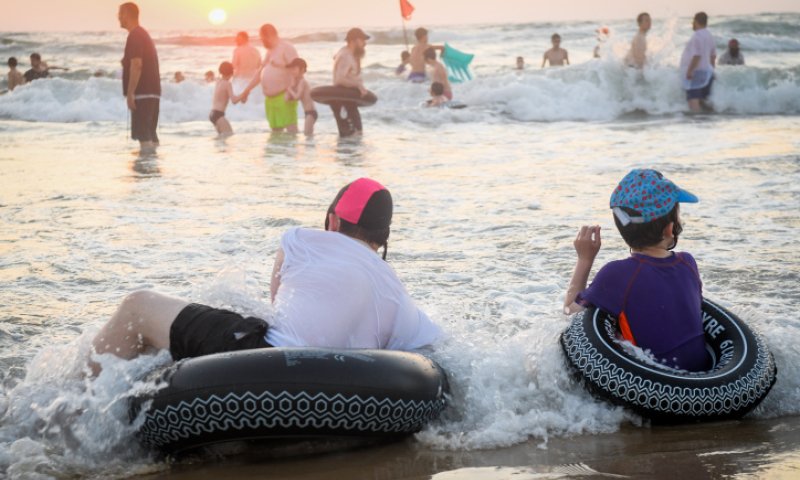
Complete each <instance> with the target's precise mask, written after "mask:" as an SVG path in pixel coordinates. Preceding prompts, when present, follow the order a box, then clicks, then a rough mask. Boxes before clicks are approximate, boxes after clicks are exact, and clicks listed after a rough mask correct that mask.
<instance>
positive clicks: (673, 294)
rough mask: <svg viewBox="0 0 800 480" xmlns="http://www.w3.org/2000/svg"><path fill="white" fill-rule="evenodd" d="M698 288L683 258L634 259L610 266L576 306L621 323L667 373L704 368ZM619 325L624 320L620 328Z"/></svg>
mask: <svg viewBox="0 0 800 480" xmlns="http://www.w3.org/2000/svg"><path fill="white" fill-rule="evenodd" d="M702 296H703V285H702V282H701V281H700V275H699V273H698V271H697V264H696V263H695V260H694V258H692V256H691V255H689V254H688V253H685V252H681V253H675V254H673V255H672V256H671V257H668V258H654V257H649V256H647V255H641V254H636V253H635V254H633V255H631V256H630V257H629V258H626V259H624V260H616V261H613V262H609V263H608V264H607V265H605V266H604V267H603V268H601V269H600V271H599V272H597V275H596V276H595V277H594V280H593V281H592V284H591V285H590V286H589V288H587V289H586V290H584V291H583V292H581V293H579V294H578V297H577V299H576V302H577V303H578V304H579V305H582V306H584V307H588V306H591V305H593V306H595V307H597V308H599V309H601V310H604V311H606V312H608V313H611V314H612V315H614V316H616V317H617V318H618V319H621V320H622V321H621V322H620V323H621V329H622V330H623V333H625V332H624V330H626V328H625V323H627V325H628V327H627V329H629V335H630V336H631V337H632V338H628V335H624V336H625V337H626V338H627V339H628V340H631V341H632V342H633V343H634V344H635V345H637V346H639V347H640V348H642V349H645V350H650V351H651V352H652V354H653V355H654V356H655V358H656V359H658V360H659V361H661V362H663V363H664V364H666V365H669V366H671V367H675V366H677V367H679V368H682V369H685V370H690V371H700V370H705V369H706V368H708V363H709V357H708V353H707V352H706V349H705V337H704V334H703V321H702V312H701V305H702ZM624 320H627V322H625V321H624Z"/></svg>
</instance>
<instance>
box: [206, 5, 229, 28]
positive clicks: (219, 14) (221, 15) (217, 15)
mask: <svg viewBox="0 0 800 480" xmlns="http://www.w3.org/2000/svg"><path fill="white" fill-rule="evenodd" d="M227 18H228V14H227V13H225V10H223V9H221V8H215V9H214V10H211V11H210V12H208V21H209V22H211V24H212V25H222V24H223V23H225V19H227Z"/></svg>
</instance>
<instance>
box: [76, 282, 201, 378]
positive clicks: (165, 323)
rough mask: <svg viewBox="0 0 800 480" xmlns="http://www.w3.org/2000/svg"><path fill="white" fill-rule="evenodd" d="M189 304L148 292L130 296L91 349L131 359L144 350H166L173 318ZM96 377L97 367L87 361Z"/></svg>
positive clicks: (139, 292) (96, 338)
mask: <svg viewBox="0 0 800 480" xmlns="http://www.w3.org/2000/svg"><path fill="white" fill-rule="evenodd" d="M188 304H189V302H186V301H185V300H181V299H179V298H174V297H170V296H167V295H163V294H161V293H158V292H154V291H151V290H139V291H136V292H133V293H131V294H130V295H128V296H127V297H125V299H124V300H123V301H122V303H121V304H120V306H119V308H117V311H116V312H114V315H112V316H111V319H110V320H109V321H108V323H106V324H105V325H104V326H103V328H102V329H100V332H98V333H97V336H95V338H94V340H93V341H92V346H93V348H94V351H95V352H96V353H113V354H114V355H116V356H118V357H121V358H124V359H131V358H134V357H136V356H137V355H139V354H140V353H142V351H143V350H144V349H145V348H147V347H154V348H157V349H166V348H169V331H170V328H171V327H172V323H173V322H174V321H175V317H177V316H178V314H179V313H180V312H181V310H183V309H184V307H186V306H187V305H188ZM89 366H90V367H91V368H92V371H93V372H94V374H95V375H96V374H97V373H99V372H100V366H99V365H97V364H96V363H94V362H90V364H89Z"/></svg>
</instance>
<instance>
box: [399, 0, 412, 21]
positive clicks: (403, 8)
mask: <svg viewBox="0 0 800 480" xmlns="http://www.w3.org/2000/svg"><path fill="white" fill-rule="evenodd" d="M412 13H414V5H411V3H410V2H409V1H408V0H400V15H402V16H403V20H411V14H412Z"/></svg>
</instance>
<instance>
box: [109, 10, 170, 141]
mask: <svg viewBox="0 0 800 480" xmlns="http://www.w3.org/2000/svg"><path fill="white" fill-rule="evenodd" d="M118 18H119V25H120V27H122V28H124V29H125V30H127V31H128V40H127V42H126V43H125V56H124V57H123V58H122V94H123V95H125V97H126V98H127V102H128V108H129V109H130V111H131V137H132V138H133V139H134V140H139V145H140V147H141V150H142V151H143V152H145V151H153V150H154V149H155V147H156V146H157V145H158V135H157V134H156V129H157V128H158V110H159V104H160V102H161V76H160V73H159V70H158V53H157V52H156V46H155V44H154V43H153V39H152V38H150V34H149V33H147V31H146V30H145V29H144V28H142V27H141V25H139V7H138V6H136V4H135V3H132V2H128V3H123V4H122V5H120V6H119V15H118Z"/></svg>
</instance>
